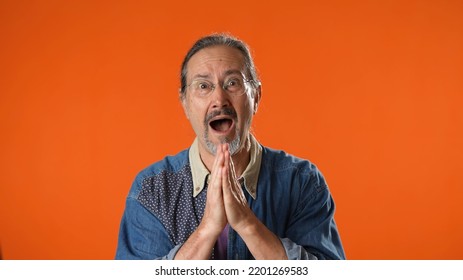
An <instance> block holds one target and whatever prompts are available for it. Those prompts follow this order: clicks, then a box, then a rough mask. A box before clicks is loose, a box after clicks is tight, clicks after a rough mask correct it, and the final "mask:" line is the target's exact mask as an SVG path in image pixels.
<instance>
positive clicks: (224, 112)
mask: <svg viewBox="0 0 463 280" xmlns="http://www.w3.org/2000/svg"><path fill="white" fill-rule="evenodd" d="M219 115H226V116H230V117H232V119H234V120H236V119H237V118H238V115H237V114H236V111H235V109H233V108H223V109H221V110H215V111H212V112H210V113H209V114H208V115H207V116H206V119H205V120H204V125H205V126H207V125H208V124H209V121H210V120H211V119H213V118H215V117H216V116H219Z"/></svg>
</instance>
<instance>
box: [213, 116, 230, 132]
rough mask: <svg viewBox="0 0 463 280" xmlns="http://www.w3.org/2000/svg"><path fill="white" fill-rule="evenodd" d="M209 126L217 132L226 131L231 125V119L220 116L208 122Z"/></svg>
mask: <svg viewBox="0 0 463 280" xmlns="http://www.w3.org/2000/svg"><path fill="white" fill-rule="evenodd" d="M209 125H210V126H211V128H212V129H213V130H214V131H217V132H227V131H228V130H229V129H230V128H231V127H232V125H233V120H231V119H227V118H221V119H216V120H213V121H211V122H210V123H209Z"/></svg>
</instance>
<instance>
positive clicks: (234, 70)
mask: <svg viewBox="0 0 463 280" xmlns="http://www.w3.org/2000/svg"><path fill="white" fill-rule="evenodd" d="M232 74H238V75H243V73H242V72H241V71H239V70H237V69H229V70H227V71H225V73H224V76H229V75H232ZM210 77H211V75H209V74H196V75H194V76H193V77H191V79H192V80H195V79H198V78H199V79H208V78H210Z"/></svg>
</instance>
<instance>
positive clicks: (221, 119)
mask: <svg viewBox="0 0 463 280" xmlns="http://www.w3.org/2000/svg"><path fill="white" fill-rule="evenodd" d="M245 73H246V68H245V63H244V57H243V55H242V54H241V52H240V51H239V50H237V49H235V48H231V47H227V46H213V47H208V48H204V49H202V50H200V51H199V52H197V53H196V54H195V55H193V56H192V57H191V59H190V61H189V62H188V65H187V77H186V78H187V85H190V84H191V83H192V82H193V81H194V82H195V83H197V82H198V81H207V82H209V83H211V84H214V85H215V88H214V90H213V91H212V92H211V93H210V95H208V96H199V95H197V94H195V93H194V89H193V86H188V87H187V88H186V96H185V98H184V99H183V100H182V105H183V108H184V110H185V113H186V115H187V118H188V119H189V120H190V123H191V126H192V127H193V130H194V131H195V133H196V136H197V137H198V140H199V142H200V145H201V149H202V150H206V151H208V152H209V153H211V154H213V155H215V153H216V150H215V147H216V145H217V144H219V143H225V142H226V143H229V144H230V152H231V154H235V153H236V152H238V151H240V150H241V149H242V147H243V145H244V144H245V142H246V139H247V137H248V135H249V129H250V125H251V121H252V117H253V115H254V113H255V111H256V109H257V103H258V99H259V96H258V93H256V89H254V88H252V87H251V85H250V84H249V83H244V93H243V94H241V95H235V94H231V93H230V92H228V91H226V90H224V89H223V87H222V85H223V83H225V82H226V81H230V80H233V79H234V78H241V79H247V78H249V77H246V76H245Z"/></svg>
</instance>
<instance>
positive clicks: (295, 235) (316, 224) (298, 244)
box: [281, 173, 345, 260]
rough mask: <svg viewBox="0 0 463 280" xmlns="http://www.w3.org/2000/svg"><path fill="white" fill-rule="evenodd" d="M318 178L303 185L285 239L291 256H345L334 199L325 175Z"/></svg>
mask: <svg viewBox="0 0 463 280" xmlns="http://www.w3.org/2000/svg"><path fill="white" fill-rule="evenodd" d="M314 177H315V178H314ZM314 177H312V178H311V179H310V180H309V181H308V182H306V184H304V185H305V186H304V187H302V188H301V192H300V194H299V199H298V203H297V211H296V212H295V215H294V216H293V217H292V218H291V219H290V220H291V221H290V223H289V226H288V228H287V230H286V237H287V238H282V239H281V242H282V244H283V246H284V248H285V250H286V254H287V256H288V259H293V260H301V259H302V260H310V259H345V255H344V250H343V247H342V243H341V239H340V236H339V233H338V229H337V226H336V223H335V221H334V212H335V205H334V201H333V199H332V196H331V194H330V191H329V189H328V187H327V186H326V184H325V183H324V179H323V177H322V176H321V174H320V173H318V174H316V175H315V176H314Z"/></svg>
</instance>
